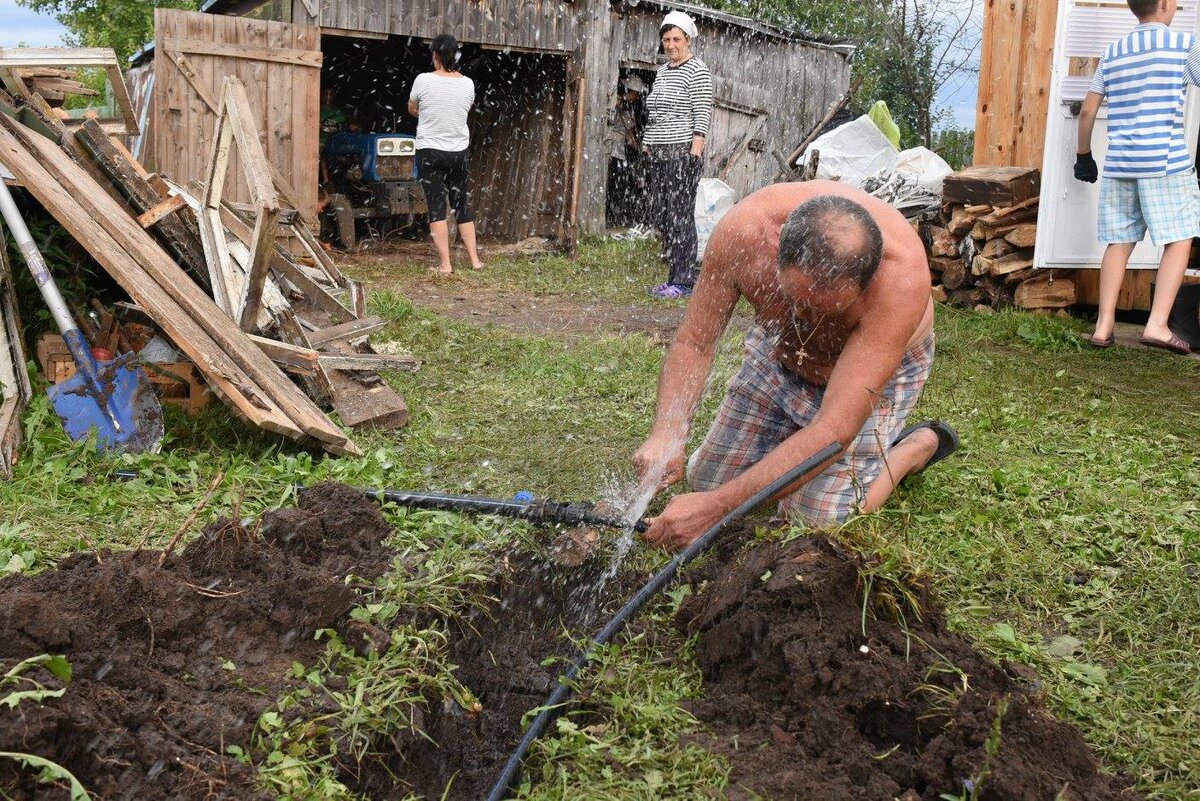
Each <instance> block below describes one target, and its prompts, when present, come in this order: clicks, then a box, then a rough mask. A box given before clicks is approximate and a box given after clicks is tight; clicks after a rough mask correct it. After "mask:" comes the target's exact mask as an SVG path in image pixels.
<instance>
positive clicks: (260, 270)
mask: <svg viewBox="0 0 1200 801" xmlns="http://www.w3.org/2000/svg"><path fill="white" fill-rule="evenodd" d="M276 214H278V211H277V210H275V209H269V208H263V209H262V210H260V211H259V213H258V220H257V221H255V223H254V233H253V235H252V236H251V243H250V259H249V262H250V263H249V265H248V266H247V270H246V283H245V284H244V290H243V292H242V300H241V303H240V304H239V305H238V308H239V311H238V322H239V324H240V325H241V327H242V330H243V331H245V332H247V333H250V332H251V331H253V330H254V329H256V328H257V327H258V312H259V309H260V307H261V306H262V292H263V286H264V285H265V284H266V280H267V268H268V266H269V265H270V263H271V259H272V257H273V256H274V255H275V236H276V234H277V233H278V228H277V227H276V225H275V216H276Z"/></svg>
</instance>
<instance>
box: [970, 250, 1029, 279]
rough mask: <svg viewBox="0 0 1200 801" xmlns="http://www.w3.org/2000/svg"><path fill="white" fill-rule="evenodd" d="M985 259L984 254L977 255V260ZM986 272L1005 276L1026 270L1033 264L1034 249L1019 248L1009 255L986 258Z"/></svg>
mask: <svg viewBox="0 0 1200 801" xmlns="http://www.w3.org/2000/svg"><path fill="white" fill-rule="evenodd" d="M983 260H985V259H984V257H983V256H979V257H976V261H983ZM986 262H987V265H986V266H987V270H986V273H987V274H988V275H991V276H997V277H998V276H1004V275H1008V274H1009V273H1015V272H1017V271H1018V270H1026V269H1028V268H1030V267H1032V266H1033V251H1031V250H1018V251H1015V252H1013V253H1009V254H1008V255H1007V256H1001V257H1000V258H998V259H986Z"/></svg>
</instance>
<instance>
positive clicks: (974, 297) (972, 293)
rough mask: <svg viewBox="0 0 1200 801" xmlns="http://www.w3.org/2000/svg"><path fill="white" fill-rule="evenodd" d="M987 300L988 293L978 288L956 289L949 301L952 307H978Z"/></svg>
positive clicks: (951, 293)
mask: <svg viewBox="0 0 1200 801" xmlns="http://www.w3.org/2000/svg"><path fill="white" fill-rule="evenodd" d="M986 299H987V293H986V292H984V291H983V290H982V289H980V288H979V287H977V286H973V287H965V288H963V289H955V290H953V291H951V292H950V296H949V298H948V299H947V300H948V302H949V303H950V305H952V306H976V305H977V304H980V303H982V302H983V301H984V300H986Z"/></svg>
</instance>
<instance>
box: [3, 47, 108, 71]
mask: <svg viewBox="0 0 1200 801" xmlns="http://www.w3.org/2000/svg"><path fill="white" fill-rule="evenodd" d="M115 63H117V53H116V51H115V50H113V49H112V48H111V47H0V67H65V66H72V67H105V66H108V65H109V64H115Z"/></svg>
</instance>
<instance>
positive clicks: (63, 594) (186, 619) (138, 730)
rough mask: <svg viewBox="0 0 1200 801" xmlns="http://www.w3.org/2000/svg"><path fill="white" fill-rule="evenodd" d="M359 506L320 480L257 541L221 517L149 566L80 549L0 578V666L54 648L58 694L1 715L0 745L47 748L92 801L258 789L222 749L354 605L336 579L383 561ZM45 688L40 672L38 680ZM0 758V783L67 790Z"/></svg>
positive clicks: (19, 793)
mask: <svg viewBox="0 0 1200 801" xmlns="http://www.w3.org/2000/svg"><path fill="white" fill-rule="evenodd" d="M388 533H389V528H388V526H387V524H386V523H385V521H384V520H383V517H382V516H381V515H380V513H379V510H378V508H377V506H376V504H374V503H373V502H371V501H368V500H367V499H365V498H364V497H363V496H362V495H361V494H359V493H357V492H355V491H353V490H351V489H349V488H348V487H344V486H340V485H335V484H323V485H320V486H318V487H314V488H312V489H310V490H309V491H307V492H306V493H305V494H304V496H303V497H302V498H301V500H300V504H299V506H298V507H297V508H295V509H285V510H277V511H273V512H268V513H266V514H265V515H264V516H263V518H262V521H261V536H260V534H259V533H258V532H251V531H248V530H247V529H246V528H244V527H242V526H241V525H239V524H238V523H236V522H234V521H230V520H219V521H217V522H215V523H213V524H212V525H210V526H208V527H207V528H206V529H205V530H204V531H203V532H202V534H201V535H200V536H199V537H198V538H197V539H196V540H194V541H193V542H192V543H191V544H190V545H189V546H188V547H187V548H186V549H185V550H184V551H183V552H182V553H180V554H178V555H176V556H173V557H172V558H170V559H168V560H167V561H166V564H165V565H164V566H163V567H161V568H160V567H159V566H158V559H159V552H158V551H137V552H126V553H107V554H103V555H102V557H101V558H102V559H103V561H102V562H101V561H99V560H98V559H97V558H96V557H95V556H93V555H91V554H79V555H76V556H73V557H69V558H67V559H65V560H63V561H62V562H61V563H60V564H59V566H58V568H57V569H56V570H53V571H49V572H46V573H43V574H41V575H38V576H33V577H14V578H9V579H6V580H5V581H4V582H0V624H2V625H3V631H4V632H5V636H4V637H3V638H0V667H3V669H8V668H9V667H11V666H12V665H13V664H15V663H16V662H17V661H19V660H21V659H25V658H27V657H30V656H35V655H38V654H43V653H56V654H64V655H66V657H67V659H68V660H69V661H70V662H71V665H72V667H73V669H74V676H73V679H72V681H71V683H70V685H69V686H68V687H67V692H66V693H65V695H63V696H62V697H61V698H57V699H50V700H47V701H45V702H44V703H42V704H40V705H36V704H33V703H23V704H21V705H20V706H18V707H17V709H16V710H14V711H12V712H6V713H5V714H4V715H3V716H0V750H5V751H23V752H29V753H34V754H37V755H39V756H43V757H46V758H49V759H52V760H54V761H56V762H58V763H60V764H61V765H63V766H65V767H66V768H67V769H68V770H70V771H71V772H72V773H74V774H75V776H76V777H77V778H79V779H80V781H82V782H83V784H84V785H85V786H86V787H87V788H88V789H89V791H91V792H92V793H93V796H94V797H96V798H101V799H113V798H137V799H166V798H170V799H201V798H205V799H224V798H228V799H249V798H258V797H260V796H259V795H258V793H257V792H256V791H255V789H254V782H253V775H252V773H251V771H250V769H249V768H247V767H245V766H244V765H242V764H241V763H239V762H238V761H236V760H234V759H233V758H231V757H229V756H227V755H226V753H225V746H226V745H228V744H233V743H243V744H244V743H245V742H246V741H247V740H248V738H249V735H250V732H251V730H252V729H253V727H254V725H255V722H256V721H257V719H258V717H259V715H260V714H261V713H262V711H263V710H264V709H265V708H266V707H267V706H268V705H269V704H271V703H272V702H273V701H274V699H275V698H276V697H278V695H279V694H280V692H281V690H282V688H283V686H284V684H285V683H286V676H287V674H288V669H289V667H290V666H291V663H292V661H293V660H297V661H300V662H303V663H305V664H310V663H312V662H313V661H315V660H316V658H317V657H318V656H319V655H320V653H321V652H322V651H323V649H324V645H323V644H322V643H318V642H315V641H314V640H313V634H314V632H315V631H316V630H317V629H320V628H326V627H332V626H334V625H336V624H337V623H338V621H340V620H341V619H342V618H343V617H344V616H345V615H346V613H347V612H348V611H349V609H350V608H351V607H352V606H353V605H354V604H355V603H356V601H357V597H356V595H355V593H354V592H353V591H352V590H351V589H349V588H348V587H347V586H346V585H345V582H344V580H343V577H344V576H346V575H347V574H350V573H353V574H356V575H359V576H363V577H366V578H370V577H373V576H376V575H378V574H380V573H381V572H383V570H384V569H386V567H387V564H388V558H389V552H388V551H387V550H386V549H384V548H383V547H382V545H381V541H382V540H383V538H384V537H385V536H386V535H387V534H388ZM48 684H50V686H53V684H52V682H48ZM30 773H31V772H30V771H24V772H22V773H17V772H16V770H15V768H14V767H13V765H12V763H9V762H7V761H5V762H2V763H0V793H3V794H6V797H8V796H11V797H15V798H48V797H66V794H65V792H55V793H54V795H53V796H51V790H50V789H49V788H48V787H47V786H46V785H36V784H33V783H32V781H31V780H30V778H29V776H30Z"/></svg>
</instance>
